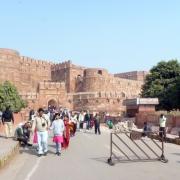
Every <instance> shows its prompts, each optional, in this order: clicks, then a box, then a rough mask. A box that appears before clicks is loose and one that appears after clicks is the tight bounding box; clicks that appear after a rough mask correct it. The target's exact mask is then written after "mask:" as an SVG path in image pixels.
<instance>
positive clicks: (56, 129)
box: [51, 113, 64, 156]
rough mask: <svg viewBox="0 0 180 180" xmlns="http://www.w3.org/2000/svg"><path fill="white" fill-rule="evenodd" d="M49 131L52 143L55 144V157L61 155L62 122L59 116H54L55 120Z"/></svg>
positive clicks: (57, 114)
mask: <svg viewBox="0 0 180 180" xmlns="http://www.w3.org/2000/svg"><path fill="white" fill-rule="evenodd" d="M51 129H52V130H53V134H54V137H53V142H55V143H56V155H58V156H60V155H61V143H63V132H64V122H63V120H62V119H61V118H60V114H59V113H56V114H55V120H54V121H53V123H52V126H51Z"/></svg>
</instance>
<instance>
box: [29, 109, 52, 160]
mask: <svg viewBox="0 0 180 180" xmlns="http://www.w3.org/2000/svg"><path fill="white" fill-rule="evenodd" d="M49 127H50V120H49V118H47V116H45V115H44V110H43V109H42V108H39V110H38V115H37V116H36V117H35V119H34V121H33V126H32V131H33V132H34V130H35V129H36V130H37V140H38V156H39V157H40V156H42V155H43V154H44V155H45V156H46V155H47V152H48V129H49Z"/></svg>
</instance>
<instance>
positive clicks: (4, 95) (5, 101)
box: [0, 81, 27, 112]
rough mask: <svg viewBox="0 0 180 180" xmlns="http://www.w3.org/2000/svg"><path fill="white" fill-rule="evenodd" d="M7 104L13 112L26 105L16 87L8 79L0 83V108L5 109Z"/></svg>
mask: <svg viewBox="0 0 180 180" xmlns="http://www.w3.org/2000/svg"><path fill="white" fill-rule="evenodd" d="M7 106H10V107H11V109H12V110H13V111H14V112H19V111H20V110H21V109H22V108H25V107H26V106H27V103H26V101H24V100H23V99H22V98H21V97H20V95H19V93H18V91H17V89H16V87H15V86H14V85H13V84H11V83H10V82H8V81H6V82H4V83H3V84H0V110H5V108H6V107H7Z"/></svg>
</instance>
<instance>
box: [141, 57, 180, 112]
mask: <svg viewBox="0 0 180 180" xmlns="http://www.w3.org/2000/svg"><path fill="white" fill-rule="evenodd" d="M141 95H142V97H157V98H159V101H160V104H159V106H158V109H160V110H167V111H170V110H173V109H180V63H179V62H178V61H177V60H170V61H168V62H165V61H161V62H159V63H158V64H157V65H156V66H154V67H153V68H152V69H151V70H150V74H149V75H148V76H147V77H146V81H145V84H144V86H143V88H142V94H141Z"/></svg>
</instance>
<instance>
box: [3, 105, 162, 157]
mask: <svg viewBox="0 0 180 180" xmlns="http://www.w3.org/2000/svg"><path fill="white" fill-rule="evenodd" d="M102 119H103V117H102V115H100V114H99V113H98V112H95V113H90V112H89V111H88V110H87V111H81V112H77V111H74V112H73V111H69V110H68V109H66V108H59V109H57V108H56V107H54V106H49V107H48V108H47V109H46V108H39V109H38V110H37V111H35V110H33V109H32V110H30V112H29V120H28V121H27V122H25V123H21V124H19V125H18V126H17V128H16V130H15V138H16V140H18V141H19V142H20V144H21V145H22V146H23V147H25V148H26V147H27V146H34V145H36V146H37V151H38V156H42V155H47V153H48V137H49V132H50V131H52V133H53V139H52V141H53V142H54V143H55V147H56V154H57V155H58V156H59V155H60V154H61V150H62V148H63V149H67V148H68V147H69V143H70V138H71V137H74V136H75V134H76V132H77V131H82V132H86V131H88V130H90V129H92V128H94V132H95V134H99V135H100V134H101V130H100V122H101V121H102ZM0 120H1V121H0V123H1V124H3V125H4V129H5V137H6V138H9V137H13V136H14V135H13V124H14V117H13V112H12V111H11V109H10V107H7V108H6V110H5V111H4V112H0ZM106 123H107V125H108V127H109V128H110V129H112V128H113V123H112V121H111V120H110V119H107V121H106ZM159 130H160V136H161V137H165V139H166V118H165V116H164V115H163V114H162V115H161V116H160V119H159ZM148 132H149V128H148V124H147V122H145V123H144V128H143V136H147V134H148Z"/></svg>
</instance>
